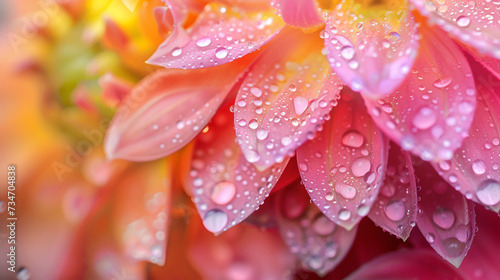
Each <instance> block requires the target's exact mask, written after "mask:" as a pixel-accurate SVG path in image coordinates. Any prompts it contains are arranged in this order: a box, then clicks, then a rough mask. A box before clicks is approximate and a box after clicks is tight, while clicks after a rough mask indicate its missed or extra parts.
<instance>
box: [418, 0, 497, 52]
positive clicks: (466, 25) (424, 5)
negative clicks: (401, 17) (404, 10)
mask: <svg viewBox="0 0 500 280" xmlns="http://www.w3.org/2000/svg"><path fill="white" fill-rule="evenodd" d="M410 3H412V4H413V6H415V7H416V8H417V9H418V11H419V12H420V13H421V14H422V15H424V16H426V17H427V18H428V19H429V22H431V23H435V24H437V25H438V26H439V27H441V28H442V29H443V30H445V31H446V32H448V33H449V34H451V35H452V36H454V37H456V38H458V39H459V40H460V41H462V42H464V43H465V44H468V45H470V46H472V47H474V48H476V49H478V50H479V51H480V52H482V53H487V54H488V55H490V56H494V57H496V58H498V59H500V33H499V32H498V30H499V29H500V21H499V20H500V18H499V13H500V5H498V3H497V2H495V1H465V0H444V1H443V0H430V1H427V0H410Z"/></svg>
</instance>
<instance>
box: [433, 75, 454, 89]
mask: <svg viewBox="0 0 500 280" xmlns="http://www.w3.org/2000/svg"><path fill="white" fill-rule="evenodd" d="M452 80H453V79H452V78H450V77H445V78H441V79H437V80H436V81H434V86H435V87H437V88H445V87H447V86H449V85H450V84H451V81H452Z"/></svg>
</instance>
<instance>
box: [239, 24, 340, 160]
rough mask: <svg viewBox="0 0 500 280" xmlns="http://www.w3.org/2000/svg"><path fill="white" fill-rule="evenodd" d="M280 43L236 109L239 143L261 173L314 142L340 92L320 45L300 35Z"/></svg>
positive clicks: (246, 85)
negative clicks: (306, 144) (314, 136)
mask: <svg viewBox="0 0 500 280" xmlns="http://www.w3.org/2000/svg"><path fill="white" fill-rule="evenodd" d="M280 35H281V34H280ZM276 39H278V40H276V41H275V42H274V43H275V44H273V45H272V46H271V47H270V48H269V49H268V50H267V51H266V52H265V53H263V54H262V56H260V57H259V58H258V60H257V61H256V62H255V65H253V66H252V68H251V70H250V72H249V74H248V76H247V77H246V79H245V80H244V81H243V84H242V87H241V89H240V91H239V92H238V96H237V98H236V103H235V114H234V118H235V119H234V120H235V130H236V135H237V137H238V143H239V144H240V147H241V149H242V151H243V153H244V155H245V157H246V159H247V160H248V161H249V162H252V163H254V165H255V166H257V167H258V168H259V169H266V168H268V167H269V166H271V165H273V164H274V163H276V162H281V161H282V160H283V158H285V157H286V156H292V155H293V153H294V151H295V149H297V147H299V146H300V145H302V143H304V142H305V141H307V139H310V138H311V137H312V136H313V135H314V133H315V132H316V130H318V129H319V127H320V126H321V124H322V123H323V122H324V121H325V118H326V117H327V116H328V113H329V112H330V110H331V108H332V106H333V105H334V103H335V102H336V99H337V98H338V94H339V92H340V87H341V86H340V83H339V80H338V78H337V77H336V76H335V75H334V74H333V73H329V72H330V67H329V66H328V62H327V61H326V59H325V58H324V57H323V56H322V55H321V53H320V50H321V46H322V44H321V41H320V40H314V37H312V38H311V36H310V35H309V36H308V35H304V34H303V33H302V32H301V31H291V32H287V34H286V35H285V36H280V37H279V38H276ZM291 42H300V43H299V44H298V43H291ZM302 42H303V43H302ZM286 44H288V45H286ZM284 45H285V47H283V46H284Z"/></svg>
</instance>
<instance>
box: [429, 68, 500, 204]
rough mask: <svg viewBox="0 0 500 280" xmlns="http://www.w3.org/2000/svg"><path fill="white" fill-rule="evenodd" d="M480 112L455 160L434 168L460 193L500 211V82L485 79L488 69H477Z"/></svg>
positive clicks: (494, 79)
mask: <svg viewBox="0 0 500 280" xmlns="http://www.w3.org/2000/svg"><path fill="white" fill-rule="evenodd" d="M474 72H475V73H477V75H476V84H477V109H476V111H475V115H474V121H473V123H472V126H471V129H470V130H469V135H468V137H467V138H466V139H465V140H464V142H463V144H462V146H461V147H460V149H458V150H457V151H456V152H455V154H454V156H453V158H452V159H451V160H448V161H441V162H439V163H434V168H435V169H436V170H437V171H438V172H439V174H440V175H441V176H442V177H443V178H444V179H445V180H447V181H448V182H449V183H450V184H451V185H452V186H454V187H455V188H456V189H457V190H459V191H460V192H462V193H463V194H464V195H465V196H466V197H467V198H469V199H472V200H474V201H476V202H478V203H481V204H483V205H484V206H486V207H488V208H490V209H492V210H493V211H495V212H498V211H499V210H500V95H499V94H498V93H499V91H500V81H499V80H497V79H496V78H493V80H490V81H488V80H485V79H482V77H483V76H482V73H487V72H486V71H485V69H484V68H482V67H480V66H478V65H476V66H475V67H474Z"/></svg>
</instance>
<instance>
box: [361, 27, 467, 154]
mask: <svg viewBox="0 0 500 280" xmlns="http://www.w3.org/2000/svg"><path fill="white" fill-rule="evenodd" d="M423 31H425V32H424V33H425V36H423V37H422V41H421V49H420V55H419V56H418V57H417V60H416V61H415V65H414V69H413V70H412V71H411V74H410V75H409V76H408V77H407V80H406V81H405V83H404V84H403V85H402V86H401V87H400V88H399V89H398V90H397V91H396V92H394V93H393V94H391V95H389V96H387V97H384V98H383V99H380V100H377V101H375V100H372V99H369V98H365V104H366V106H367V107H368V111H369V113H370V114H371V115H372V117H373V120H374V121H375V122H376V123H377V125H378V126H379V127H380V128H381V129H382V130H383V131H384V132H385V133H386V134H387V135H388V136H389V137H390V138H391V139H392V140H393V141H395V142H396V143H398V144H399V145H400V146H401V147H403V149H405V150H408V151H411V152H412V153H414V154H416V155H418V156H420V157H421V158H422V159H424V160H433V161H439V160H443V159H450V158H451V157H452V156H453V152H454V151H455V150H456V149H458V148H459V147H460V145H461V144H462V140H463V139H464V138H465V137H466V136H467V132H468V131H469V128H470V125H471V123H472V116H473V114H474V110H475V107H476V98H475V95H476V91H475V85H474V80H473V78H472V73H471V69H470V67H469V63H468V62H467V60H466V58H465V57H464V55H463V53H462V52H461V51H460V49H459V48H458V47H457V46H456V45H455V43H454V42H453V41H452V40H451V39H449V38H447V37H446V35H445V34H443V32H442V31H440V30H434V31H431V30H429V29H424V28H423ZM435 32H437V33H435Z"/></svg>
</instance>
